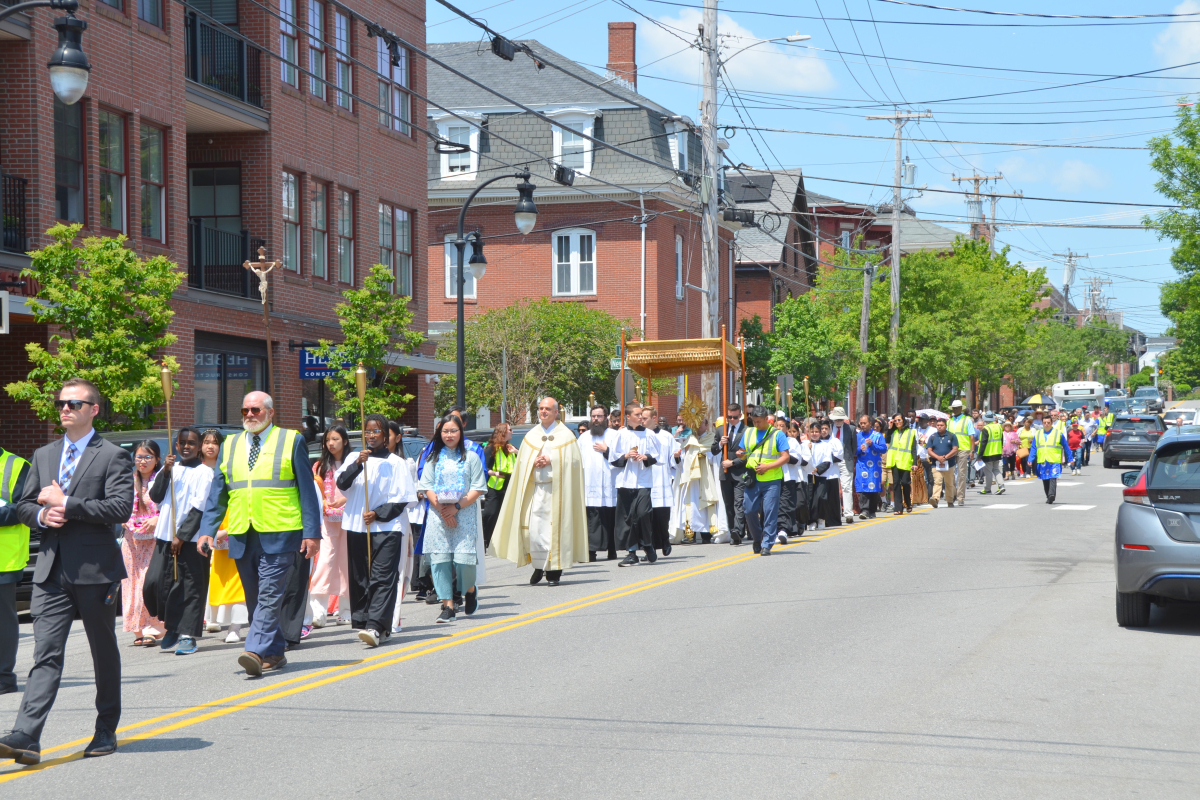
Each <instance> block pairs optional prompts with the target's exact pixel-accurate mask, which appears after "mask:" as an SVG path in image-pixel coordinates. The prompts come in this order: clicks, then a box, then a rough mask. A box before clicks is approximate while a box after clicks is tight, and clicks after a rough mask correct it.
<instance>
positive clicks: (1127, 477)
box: [1121, 469, 1142, 486]
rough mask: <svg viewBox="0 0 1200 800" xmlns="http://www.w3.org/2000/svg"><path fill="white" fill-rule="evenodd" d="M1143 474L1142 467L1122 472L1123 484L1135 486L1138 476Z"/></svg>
mask: <svg viewBox="0 0 1200 800" xmlns="http://www.w3.org/2000/svg"><path fill="white" fill-rule="evenodd" d="M1141 474H1142V471H1141V470H1140V469H1131V470H1129V472H1122V473H1121V484H1122V485H1123V486H1133V485H1134V484H1135V483H1137V480H1138V476H1139V475H1141Z"/></svg>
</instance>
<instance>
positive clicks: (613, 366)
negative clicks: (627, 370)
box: [608, 358, 621, 372]
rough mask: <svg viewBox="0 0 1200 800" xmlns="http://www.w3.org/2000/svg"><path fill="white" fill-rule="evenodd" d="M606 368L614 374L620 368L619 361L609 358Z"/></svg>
mask: <svg viewBox="0 0 1200 800" xmlns="http://www.w3.org/2000/svg"><path fill="white" fill-rule="evenodd" d="M608 368H609V369H611V370H613V371H614V372H616V371H617V370H619V369H620V368H621V359H619V358H610V359H609V360H608Z"/></svg>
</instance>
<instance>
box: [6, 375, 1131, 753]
mask: <svg viewBox="0 0 1200 800" xmlns="http://www.w3.org/2000/svg"><path fill="white" fill-rule="evenodd" d="M55 402H56V406H57V408H58V410H59V415H60V424H61V426H62V428H63V429H64V431H65V434H64V436H63V437H62V438H61V439H59V440H56V441H54V442H51V443H50V444H48V445H46V446H45V447H43V448H41V449H39V450H38V451H37V452H36V453H35V454H34V455H33V458H32V459H31V460H30V461H28V462H26V461H25V460H24V459H22V458H20V457H18V456H16V455H15V454H12V453H8V452H5V451H0V471H2V473H3V482H2V484H0V497H2V499H3V502H2V503H0V534H13V535H12V536H0V693H5V692H9V691H15V690H16V688H17V682H16V676H15V674H14V672H13V669H14V665H15V658H16V647H17V618H16V605H15V595H14V594H13V591H12V587H14V586H15V584H16V582H17V580H19V578H20V575H21V571H22V569H23V567H24V566H25V563H26V560H27V558H28V546H29V529H30V528H35V529H37V530H38V532H39V535H40V537H41V546H40V553H39V556H38V561H37V566H36V572H35V578H34V580H35V586H34V590H33V598H32V609H31V610H32V612H33V617H34V664H33V668H32V670H31V671H30V674H29V679H28V681H27V683H26V687H25V695H24V698H23V701H22V704H21V710H20V713H19V714H18V718H17V721H16V723H15V724H14V727H13V730H12V732H10V734H9V735H7V736H5V737H2V738H0V757H8V758H14V759H16V760H17V761H18V762H19V763H22V764H36V763H38V761H39V760H40V743H39V738H40V734H41V729H42V726H43V725H44V723H45V719H46V716H47V714H48V713H49V711H50V708H51V706H52V705H53V702H54V698H55V695H56V694H57V690H58V686H59V681H60V679H61V674H62V669H63V653H64V648H65V644H66V637H67V634H68V632H69V630H70V627H71V621H72V619H73V618H74V617H76V616H78V617H80V618H81V619H82V620H83V624H84V629H85V631H86V634H87V637H88V640H89V644H90V649H91V653H92V659H93V666H94V669H95V674H96V685H97V702H96V704H97V710H98V716H97V722H96V733H95V737H94V738H93V740H92V742H91V744H89V746H88V748H87V749H86V750H85V752H84V755H85V756H89V757H90V756H100V755H107V754H108V753H111V752H114V751H115V749H116V736H115V731H116V728H117V724H118V721H119V718H120V652H119V647H118V643H117V636H116V632H115V630H114V626H113V625H112V614H113V611H112V609H111V605H112V603H113V602H114V600H115V599H116V597H117V596H118V595H119V596H120V598H121V617H122V629H123V631H124V632H125V633H126V634H127V635H128V636H129V637H130V639H129V644H130V645H131V646H137V647H157V648H159V649H161V650H163V651H167V652H173V653H174V654H175V655H178V656H187V655H191V654H193V653H196V652H197V651H198V649H199V643H200V640H201V638H202V637H203V635H204V634H205V633H219V632H221V631H223V630H224V631H225V636H224V637H223V638H224V641H225V642H226V643H231V644H232V643H237V642H239V641H242V640H243V638H244V650H243V652H241V653H240V654H239V656H238V664H239V665H240V666H241V667H242V668H243V670H244V671H245V673H246V674H247V675H249V676H261V675H263V674H265V673H270V672H277V671H279V670H281V669H283V668H284V667H285V666H286V665H287V656H286V653H287V651H288V650H290V649H292V648H294V647H296V646H298V645H300V643H301V642H302V641H303V640H304V639H305V638H307V637H308V636H309V635H310V634H311V632H312V631H313V630H314V629H316V628H322V627H325V626H330V625H332V626H338V625H349V626H350V627H351V628H352V629H353V630H355V631H356V632H357V636H358V638H359V640H361V641H362V642H363V643H364V644H365V645H366V646H367V647H378V646H380V645H382V644H384V643H386V642H387V641H388V639H389V638H390V637H391V636H392V635H394V634H397V633H400V632H402V631H403V622H402V619H401V601H402V600H403V598H404V597H405V595H406V594H407V593H408V592H412V593H413V594H414V595H415V599H416V600H417V601H418V602H425V603H428V604H431V605H440V606H441V609H440V614H439V617H438V619H437V622H438V623H441V624H447V623H453V622H454V621H455V620H456V618H457V617H458V615H459V614H460V613H461V614H463V615H465V616H470V615H472V614H474V613H475V611H476V610H477V608H478V606H479V595H480V591H481V587H483V586H484V585H485V584H486V558H485V554H490V555H493V556H497V557H500V558H504V559H507V560H509V561H511V562H513V563H515V564H517V565H518V566H529V567H532V573H531V575H530V578H529V582H530V584H531V585H537V584H540V583H542V582H543V581H544V582H545V584H546V585H547V586H555V585H558V584H559V583H560V582H561V581H562V580H563V574H564V571H565V570H567V569H570V568H571V567H572V566H573V565H574V564H577V563H582V562H589V561H597V560H600V559H602V558H607V559H610V560H617V559H619V564H618V566H620V567H633V566H638V565H644V564H654V563H656V562H657V561H658V560H659V558H665V557H670V556H671V554H672V552H673V548H674V547H676V546H679V545H694V544H707V543H715V544H721V543H728V544H730V545H733V546H739V545H742V544H744V543H749V544H750V545H751V547H752V549H753V551H754V552H755V553H759V554H760V555H762V556H769V555H770V554H771V551H772V549H773V548H774V547H775V546H776V545H778V544H780V543H786V542H787V541H788V540H789V539H790V538H793V537H802V536H804V535H806V534H808V533H810V532H813V531H819V530H823V529H828V528H835V527H838V526H841V525H848V524H853V523H855V522H862V521H867V520H872V519H875V518H876V517H877V516H878V515H879V514H881V513H884V514H887V513H890V514H894V515H896V516H902V515H903V514H905V513H912V512H913V511H914V507H916V506H920V505H923V504H929V505H930V506H932V507H933V508H938V507H939V504H940V503H945V505H946V506H947V507H953V506H956V505H962V504H963V503H964V502H965V501H966V497H967V491H968V489H969V488H973V487H976V486H977V485H978V487H979V488H978V492H979V494H981V495H993V494H994V495H1000V494H1004V493H1005V491H1006V482H1008V481H1012V480H1014V479H1018V478H1023V477H1032V476H1033V475H1035V474H1036V475H1037V477H1038V478H1040V479H1041V480H1042V482H1043V485H1044V488H1045V493H1046V499H1047V502H1048V503H1053V502H1054V499H1055V493H1056V487H1057V479H1058V477H1059V476H1060V475H1061V474H1062V471H1063V469H1064V468H1069V469H1071V470H1072V471H1073V472H1074V473H1076V474H1077V473H1078V470H1080V469H1081V468H1082V467H1084V466H1086V465H1087V464H1088V460H1089V456H1090V451H1091V448H1092V447H1093V446H1094V445H1095V443H1096V442H1102V441H1103V437H1104V435H1105V432H1106V430H1107V427H1108V426H1110V425H1111V424H1112V417H1111V415H1106V416H1101V414H1100V412H1099V410H1098V409H1097V410H1095V411H1093V412H1092V413H1090V414H1089V413H1088V412H1087V409H1084V410H1083V412H1082V413H1081V414H1078V413H1077V414H1076V415H1075V416H1073V417H1071V418H1070V419H1068V418H1066V417H1065V416H1064V415H1060V414H1059V412H1058V411H1057V409H1055V410H1051V411H1050V412H1049V413H1045V414H1043V412H1041V411H1037V412H1034V413H1032V414H1029V415H1028V416H1025V417H1020V416H1016V415H1014V414H1009V415H1005V416H999V415H993V414H991V413H986V412H981V411H971V412H970V413H967V411H966V409H964V407H963V404H962V402H961V401H959V400H955V401H954V402H953V403H951V405H950V411H949V413H948V414H946V413H943V412H941V411H937V410H934V409H926V410H923V411H916V410H914V411H910V412H906V413H903V414H899V413H898V414H894V415H892V416H890V417H882V416H880V417H872V416H870V415H867V414H863V415H860V416H859V417H858V418H857V419H853V420H852V419H850V418H849V417H848V415H847V414H846V413H845V411H844V409H842V408H841V407H837V408H833V409H832V410H830V411H829V412H828V413H825V412H819V413H817V414H815V415H814V416H812V417H806V418H789V417H787V416H786V415H783V414H778V413H775V412H772V411H771V410H770V409H768V408H766V407H764V406H761V405H760V406H755V407H753V408H751V409H746V412H747V413H746V415H745V417H743V409H742V408H741V407H740V406H739V405H737V404H731V405H729V406H728V407H727V408H726V409H725V413H724V415H723V416H721V417H720V418H718V419H716V420H711V421H710V420H709V419H705V418H698V419H693V420H692V424H691V425H690V426H689V425H688V424H687V423H686V422H685V420H684V418H683V417H679V418H677V420H676V425H675V426H674V427H671V426H668V425H667V424H666V421H665V420H663V419H662V418H661V417H660V415H659V413H658V410H657V409H655V408H654V407H651V406H645V407H643V406H642V405H641V404H640V403H630V404H627V405H626V406H625V407H624V408H621V409H617V410H616V411H612V410H610V409H608V408H605V407H603V406H596V407H594V408H592V409H590V411H589V417H588V421H587V422H586V423H584V424H583V425H581V426H580V429H579V430H578V431H572V430H571V429H569V428H568V427H567V426H566V425H565V424H563V422H562V421H561V420H560V412H561V409H560V407H559V404H558V402H557V401H556V400H555V399H554V398H550V397H547V398H543V399H542V400H541V401H540V402H539V404H538V411H537V414H538V422H537V424H535V425H534V426H533V427H532V428H531V429H529V430H527V431H523V436H522V439H521V441H520V446H519V447H518V446H516V445H515V444H514V443H513V438H514V437H513V429H512V427H511V426H509V425H507V424H504V423H501V424H500V425H498V426H497V427H496V428H495V429H494V431H493V432H492V433H491V436H490V439H489V441H488V442H487V445H486V447H485V446H483V445H481V444H480V443H478V442H475V441H473V440H471V439H470V438H468V437H467V435H466V434H467V430H466V426H465V425H464V421H463V416H462V412H461V410H460V409H454V410H452V411H451V412H450V413H449V414H447V415H446V416H445V417H443V418H442V419H440V420H439V421H438V423H437V427H436V430H435V431H434V434H433V437H432V439H431V440H430V441H429V442H428V443H427V445H426V446H425V447H424V449H423V451H422V452H421V454H420V456H419V458H416V459H413V458H409V457H407V456H406V455H405V450H404V447H403V443H404V442H403V432H402V429H401V428H400V426H399V425H397V424H396V423H395V422H394V421H391V420H388V419H386V418H385V417H383V416H382V415H378V414H370V415H367V417H366V418H365V420H364V424H363V431H362V437H363V446H362V447H361V448H360V449H359V450H358V451H356V452H355V451H353V450H352V444H351V435H350V433H349V432H348V431H347V430H346V429H345V428H344V427H338V426H335V427H331V428H330V429H329V430H328V431H327V432H326V433H325V434H324V436H323V437H322V439H321V445H320V453H319V455H318V456H317V457H316V458H315V459H310V458H309V455H308V446H307V442H306V440H305V438H304V437H303V436H302V435H301V434H300V433H298V432H296V431H293V430H287V429H284V428H281V427H279V426H277V425H275V424H274V413H275V412H274V402H273V400H272V398H271V397H270V395H267V394H266V393H264V392H251V393H250V394H248V395H246V397H245V398H244V400H243V403H242V409H241V413H242V418H243V425H242V427H243V430H242V431H241V432H238V433H236V434H233V435H228V436H226V435H223V434H222V433H221V432H220V431H218V430H215V429H197V428H194V427H190V426H189V427H184V428H182V429H180V430H179V431H177V432H176V435H175V436H174V438H173V441H172V443H171V444H172V447H171V448H169V450H170V452H167V453H165V454H164V453H163V452H162V450H161V448H160V447H159V445H158V444H157V443H156V442H155V441H153V440H149V439H147V440H145V441H141V442H138V443H136V445H135V446H134V447H133V448H132V452H127V451H125V450H123V449H122V448H120V447H117V446H116V445H113V444H111V443H109V442H108V441H106V440H105V439H103V438H102V437H100V436H97V435H95V434H96V432H95V429H94V428H93V427H92V422H93V420H94V418H95V416H96V415H97V413H99V409H100V404H101V398H100V396H99V393H98V392H97V390H96V387H95V386H93V385H92V384H91V383H89V382H87V381H85V380H82V379H72V380H69V381H67V382H66V383H64V384H63V386H62V389H61V390H60V392H59V394H58V397H57V398H56V401H55ZM114 530H117V531H119V536H114Z"/></svg>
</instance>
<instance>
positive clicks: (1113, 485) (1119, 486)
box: [1100, 483, 1125, 489]
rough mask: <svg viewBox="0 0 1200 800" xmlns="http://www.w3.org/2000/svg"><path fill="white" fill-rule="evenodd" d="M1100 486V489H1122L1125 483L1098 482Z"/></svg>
mask: <svg viewBox="0 0 1200 800" xmlns="http://www.w3.org/2000/svg"><path fill="white" fill-rule="evenodd" d="M1100 488H1101V489H1124V488H1125V484H1123V483H1102V484H1100Z"/></svg>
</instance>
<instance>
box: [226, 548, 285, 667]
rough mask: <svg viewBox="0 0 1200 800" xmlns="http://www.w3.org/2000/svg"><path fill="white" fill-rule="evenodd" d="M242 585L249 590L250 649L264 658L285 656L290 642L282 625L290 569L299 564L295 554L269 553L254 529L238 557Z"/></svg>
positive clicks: (248, 649) (247, 649) (247, 650)
mask: <svg viewBox="0 0 1200 800" xmlns="http://www.w3.org/2000/svg"><path fill="white" fill-rule="evenodd" d="M234 563H235V564H237V570H238V575H239V576H240V577H241V579H242V588H243V589H244V590H245V592H246V610H247V612H248V613H249V617H250V628H249V630H248V631H247V632H246V652H248V653H254V654H256V655H258V656H261V657H263V658H268V657H272V656H281V655H283V650H284V648H285V647H286V646H287V642H286V641H285V640H284V638H283V631H282V630H281V629H280V627H279V624H280V621H279V611H280V608H281V607H282V606H283V593H284V590H285V589H286V588H287V578H288V571H289V570H291V569H292V568H293V567H294V566H295V563H296V554H295V553H291V552H289V553H265V552H263V549H262V542H261V541H260V540H259V535H258V532H257V531H255V530H253V529H251V530H250V531H248V532H247V534H246V538H245V551H244V552H243V553H242V557H241V558H238V559H235V561H234Z"/></svg>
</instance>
